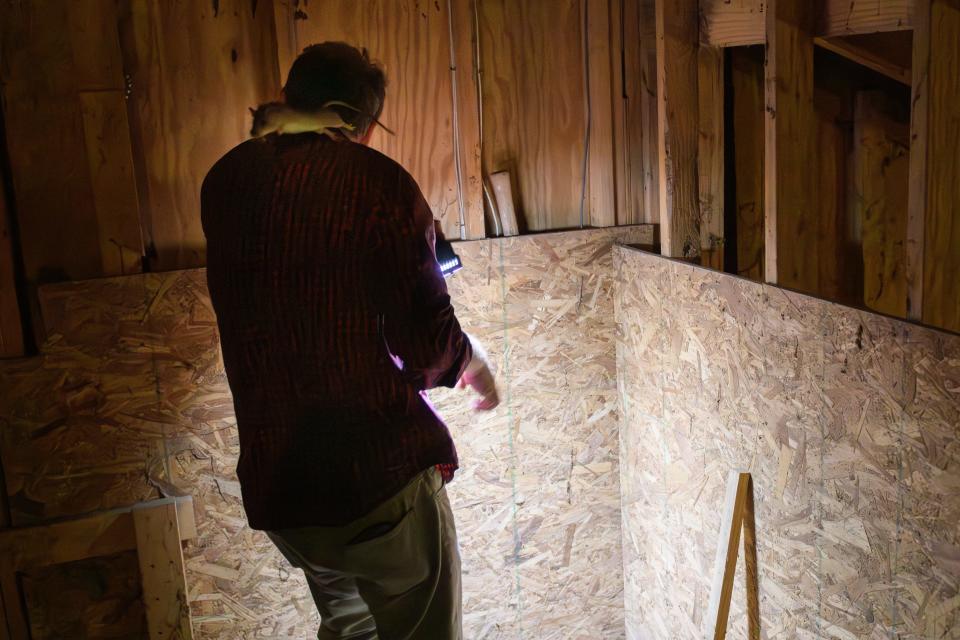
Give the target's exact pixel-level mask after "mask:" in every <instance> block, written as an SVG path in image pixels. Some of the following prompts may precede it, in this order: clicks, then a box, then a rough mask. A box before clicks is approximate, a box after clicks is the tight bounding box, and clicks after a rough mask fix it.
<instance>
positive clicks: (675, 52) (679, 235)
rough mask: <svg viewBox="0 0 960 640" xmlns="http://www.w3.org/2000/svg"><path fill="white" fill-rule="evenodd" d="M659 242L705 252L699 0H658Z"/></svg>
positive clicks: (666, 248) (665, 249)
mask: <svg viewBox="0 0 960 640" xmlns="http://www.w3.org/2000/svg"><path fill="white" fill-rule="evenodd" d="M655 12H656V29H657V123H658V127H657V140H658V152H659V167H660V172H659V173H660V185H659V188H660V247H661V253H663V255H665V256H667V257H671V258H685V259H692V258H697V257H698V256H699V255H700V202H699V196H698V194H699V184H698V179H697V148H698V142H697V136H698V126H697V120H698V101H699V96H698V92H697V76H698V63H697V48H698V46H697V43H698V41H699V39H698V33H699V26H698V12H697V1H696V0H676V1H668V0H656V5H655Z"/></svg>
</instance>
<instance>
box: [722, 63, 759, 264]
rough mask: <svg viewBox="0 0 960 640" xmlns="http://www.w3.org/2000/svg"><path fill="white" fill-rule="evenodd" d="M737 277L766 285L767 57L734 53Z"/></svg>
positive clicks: (731, 66)
mask: <svg viewBox="0 0 960 640" xmlns="http://www.w3.org/2000/svg"><path fill="white" fill-rule="evenodd" d="M729 55H730V56H731V58H732V59H731V65H730V68H731V84H732V86H733V121H734V124H733V131H734V139H735V140H736V145H735V148H734V166H733V171H734V180H735V181H736V216H737V274H738V275H741V276H743V277H745V278H749V279H751V280H754V281H757V282H762V281H763V260H764V252H763V236H764V232H763V219H764V215H763V202H764V198H763V153H764V142H763V132H764V124H763V54H762V52H760V51H757V48H755V47H754V48H745V47H744V48H737V49H731V50H730V54H729Z"/></svg>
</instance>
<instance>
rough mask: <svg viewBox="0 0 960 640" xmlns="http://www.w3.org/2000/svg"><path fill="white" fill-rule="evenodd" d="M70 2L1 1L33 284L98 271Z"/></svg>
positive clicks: (5, 74)
mask: <svg viewBox="0 0 960 640" xmlns="http://www.w3.org/2000/svg"><path fill="white" fill-rule="evenodd" d="M70 4H72V3H64V2H56V1H54V0H37V1H36V2H29V3H27V2H16V3H14V2H2V3H0V47H2V51H0V58H2V59H3V61H4V63H3V65H2V67H0V91H2V93H3V103H4V114H3V115H4V118H5V123H6V127H5V128H6V135H7V150H8V153H9V157H10V163H11V170H12V173H13V190H14V196H15V198H16V204H17V212H18V222H19V230H20V243H21V250H22V255H23V261H24V271H25V276H26V277H27V279H29V280H30V281H32V282H36V281H38V280H57V279H66V278H90V277H95V276H98V275H102V267H101V259H100V240H99V237H98V232H97V216H96V209H95V205H94V198H93V191H92V188H91V185H90V175H89V171H88V168H87V149H86V142H85V140H84V137H83V124H82V117H81V112H80V103H79V100H78V98H77V92H78V90H79V88H80V87H79V85H78V81H79V80H80V79H81V78H82V77H84V76H78V74H77V67H76V66H75V64H74V52H73V45H72V42H71V38H70V26H69V25H70V16H69V7H70ZM88 55H89V56H93V55H94V52H88Z"/></svg>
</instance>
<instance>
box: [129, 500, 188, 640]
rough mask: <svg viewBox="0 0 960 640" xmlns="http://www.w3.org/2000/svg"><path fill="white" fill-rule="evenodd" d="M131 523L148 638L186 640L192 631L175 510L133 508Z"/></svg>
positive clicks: (172, 508)
mask: <svg viewBox="0 0 960 640" xmlns="http://www.w3.org/2000/svg"><path fill="white" fill-rule="evenodd" d="M133 523H134V529H135V530H136V537H137V556H138V558H139V561H140V579H141V584H142V586H143V604H144V607H145V608H146V611H147V629H148V632H149V635H150V638H157V639H163V640H167V639H174V638H175V639H177V640H189V639H190V638H192V637H193V631H192V629H191V625H190V605H189V604H188V603H187V585H186V581H185V578H184V565H183V549H182V548H181V546H180V530H179V527H178V525H177V509H176V506H175V505H173V504H165V505H161V506H155V507H140V508H136V509H134V510H133Z"/></svg>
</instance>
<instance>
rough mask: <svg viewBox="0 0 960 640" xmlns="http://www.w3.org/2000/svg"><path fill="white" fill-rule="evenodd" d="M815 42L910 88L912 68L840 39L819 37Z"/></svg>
mask: <svg viewBox="0 0 960 640" xmlns="http://www.w3.org/2000/svg"><path fill="white" fill-rule="evenodd" d="M813 42H814V44H816V45H817V46H818V47H822V48H824V49H826V50H828V51H832V52H834V53H836V54H837V55H840V56H843V57H844V58H847V59H848V60H852V61H853V62H856V63H857V64H859V65H862V66H864V67H867V68H868V69H873V70H874V71H876V72H877V73H880V74H883V75H885V76H887V77H888V78H890V79H892V80H896V81H897V82H900V83H903V84H905V85H908V86H909V85H910V67H909V66H907V67H905V66H903V65H902V64H898V63H897V62H896V61H894V60H890V59H889V58H887V57H886V56H884V55H883V54H882V53H879V52H877V51H874V50H872V49H868V48H867V47H864V46H861V45H859V44H855V43H853V42H850V41H848V40H844V39H843V38H839V37H835V38H825V37H820V36H818V37H816V38H814V39H813Z"/></svg>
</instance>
